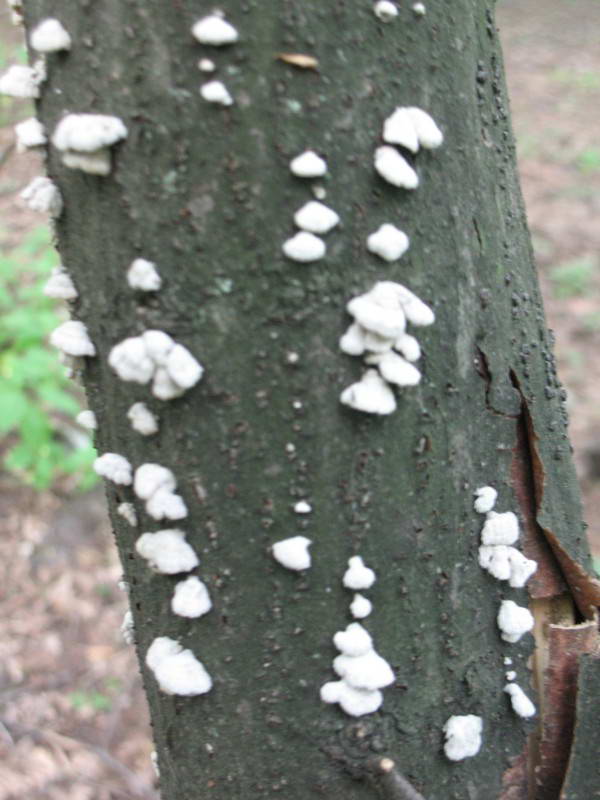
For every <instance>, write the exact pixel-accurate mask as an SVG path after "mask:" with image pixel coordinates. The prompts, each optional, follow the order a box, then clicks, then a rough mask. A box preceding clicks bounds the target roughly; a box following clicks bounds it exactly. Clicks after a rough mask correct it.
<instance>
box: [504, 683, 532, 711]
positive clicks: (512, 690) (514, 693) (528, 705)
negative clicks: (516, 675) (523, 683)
mask: <svg viewBox="0 0 600 800" xmlns="http://www.w3.org/2000/svg"><path fill="white" fill-rule="evenodd" d="M504 691H505V692H506V694H508V695H510V703H511V705H512V707H513V711H514V712H515V714H518V715H519V716H520V717H523V718H524V719H528V718H529V717H533V716H535V713H536V708H535V705H534V704H533V703H532V702H531V700H530V699H529V698H528V697H527V695H526V694H525V692H524V691H523V689H521V687H520V686H519V685H518V684H516V683H507V684H506V686H505V687H504Z"/></svg>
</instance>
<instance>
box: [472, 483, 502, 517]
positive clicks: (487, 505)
mask: <svg viewBox="0 0 600 800" xmlns="http://www.w3.org/2000/svg"><path fill="white" fill-rule="evenodd" d="M474 494H475V502H474V504H473V508H474V509H475V511H476V512H477V513H478V514H487V513H488V512H489V511H491V510H492V509H493V507H494V506H495V504H496V498H497V497H498V492H497V491H496V490H495V489H494V487H493V486H482V487H481V488H479V489H475V492H474Z"/></svg>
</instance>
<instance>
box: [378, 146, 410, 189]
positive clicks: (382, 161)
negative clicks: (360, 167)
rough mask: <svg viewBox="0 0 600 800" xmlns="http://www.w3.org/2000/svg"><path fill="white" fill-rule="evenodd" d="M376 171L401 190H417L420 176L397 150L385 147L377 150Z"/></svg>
mask: <svg viewBox="0 0 600 800" xmlns="http://www.w3.org/2000/svg"><path fill="white" fill-rule="evenodd" d="M374 163H375V169H376V170H377V172H378V173H379V175H381V177H382V178H383V179H384V180H385V181H387V182H388V183H391V184H392V186H396V187H398V188H399V189H416V188H417V186H418V185H419V176H418V175H417V173H416V172H415V171H414V169H413V168H412V167H411V165H410V164H409V163H408V161H407V160H406V159H405V158H404V157H403V156H401V155H400V153H399V152H398V151H397V150H394V148H393V147H389V146H388V145H383V146H382V147H378V148H377V149H376V150H375V162H374Z"/></svg>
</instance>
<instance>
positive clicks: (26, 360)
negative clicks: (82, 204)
mask: <svg viewBox="0 0 600 800" xmlns="http://www.w3.org/2000/svg"><path fill="white" fill-rule="evenodd" d="M56 265H57V257H56V253H55V251H54V250H53V249H52V247H51V246H50V234H49V231H48V229H47V228H45V227H40V228H36V229H35V230H33V231H32V232H31V233H29V234H28V235H27V237H26V239H25V241H24V242H23V243H22V244H21V245H20V246H19V247H16V248H14V249H12V250H11V251H9V252H8V253H7V254H6V255H5V256H3V257H2V258H1V259H0V435H3V436H6V440H5V442H3V450H4V451H5V455H4V464H5V466H6V467H7V468H8V469H9V470H11V471H12V472H14V473H15V474H16V475H18V476H19V477H20V478H21V479H22V480H24V481H25V482H26V483H28V484H30V485H32V486H34V487H36V488H38V489H43V488H45V487H48V486H49V485H51V484H52V483H53V481H55V480H56V479H57V478H59V477H60V476H61V475H75V476H76V477H77V479H78V486H79V487H80V488H82V489H85V488H88V487H90V486H91V485H92V484H93V483H94V482H95V475H94V473H93V472H92V469H91V465H92V461H93V459H94V457H95V451H94V449H93V447H92V443H91V441H90V439H89V436H88V435H87V434H84V433H82V432H80V431H79V429H78V427H77V426H76V425H75V424H74V417H75V416H76V414H77V413H78V412H79V411H80V410H81V407H80V403H79V401H78V400H77V399H76V397H75V395H74V392H73V388H72V386H71V384H70V382H69V380H68V379H67V377H66V375H65V370H64V367H63V366H62V365H61V364H60V362H59V360H58V356H57V354H56V352H55V351H54V350H53V349H51V348H50V347H49V346H48V345H47V344H46V339H47V336H48V334H49V333H50V331H51V330H52V329H53V328H55V327H56V326H57V325H58V324H59V323H60V321H61V320H60V319H59V316H58V314H57V311H56V303H55V302H54V301H53V300H51V299H50V298H48V297H46V296H45V295H44V293H43V286H44V283H45V281H46V279H47V277H48V275H49V273H50V271H51V269H52V267H54V266H56ZM61 428H62V430H63V433H62V434H61V432H60V431H61ZM65 432H66V433H68V434H70V437H69V438H70V440H71V441H70V442H69V441H68V440H67V438H66V437H65Z"/></svg>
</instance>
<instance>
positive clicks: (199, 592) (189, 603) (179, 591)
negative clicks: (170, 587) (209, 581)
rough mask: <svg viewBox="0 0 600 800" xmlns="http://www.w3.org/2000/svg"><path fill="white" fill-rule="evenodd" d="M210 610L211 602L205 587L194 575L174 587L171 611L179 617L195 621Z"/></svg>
mask: <svg viewBox="0 0 600 800" xmlns="http://www.w3.org/2000/svg"><path fill="white" fill-rule="evenodd" d="M211 608H212V602H211V599H210V595H209V593H208V589H207V588H206V585H205V584H204V583H203V582H202V581H201V580H200V578H197V577H196V576H194V575H191V576H190V577H189V578H186V579H185V580H183V581H179V583H178V584H177V585H176V586H175V591H174V592H173V597H172V599H171V611H172V612H173V613H174V614H177V615H178V616H180V617H188V618H190V619H197V618H198V617H202V616H203V615H204V614H208V612H209V611H210V610H211Z"/></svg>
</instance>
